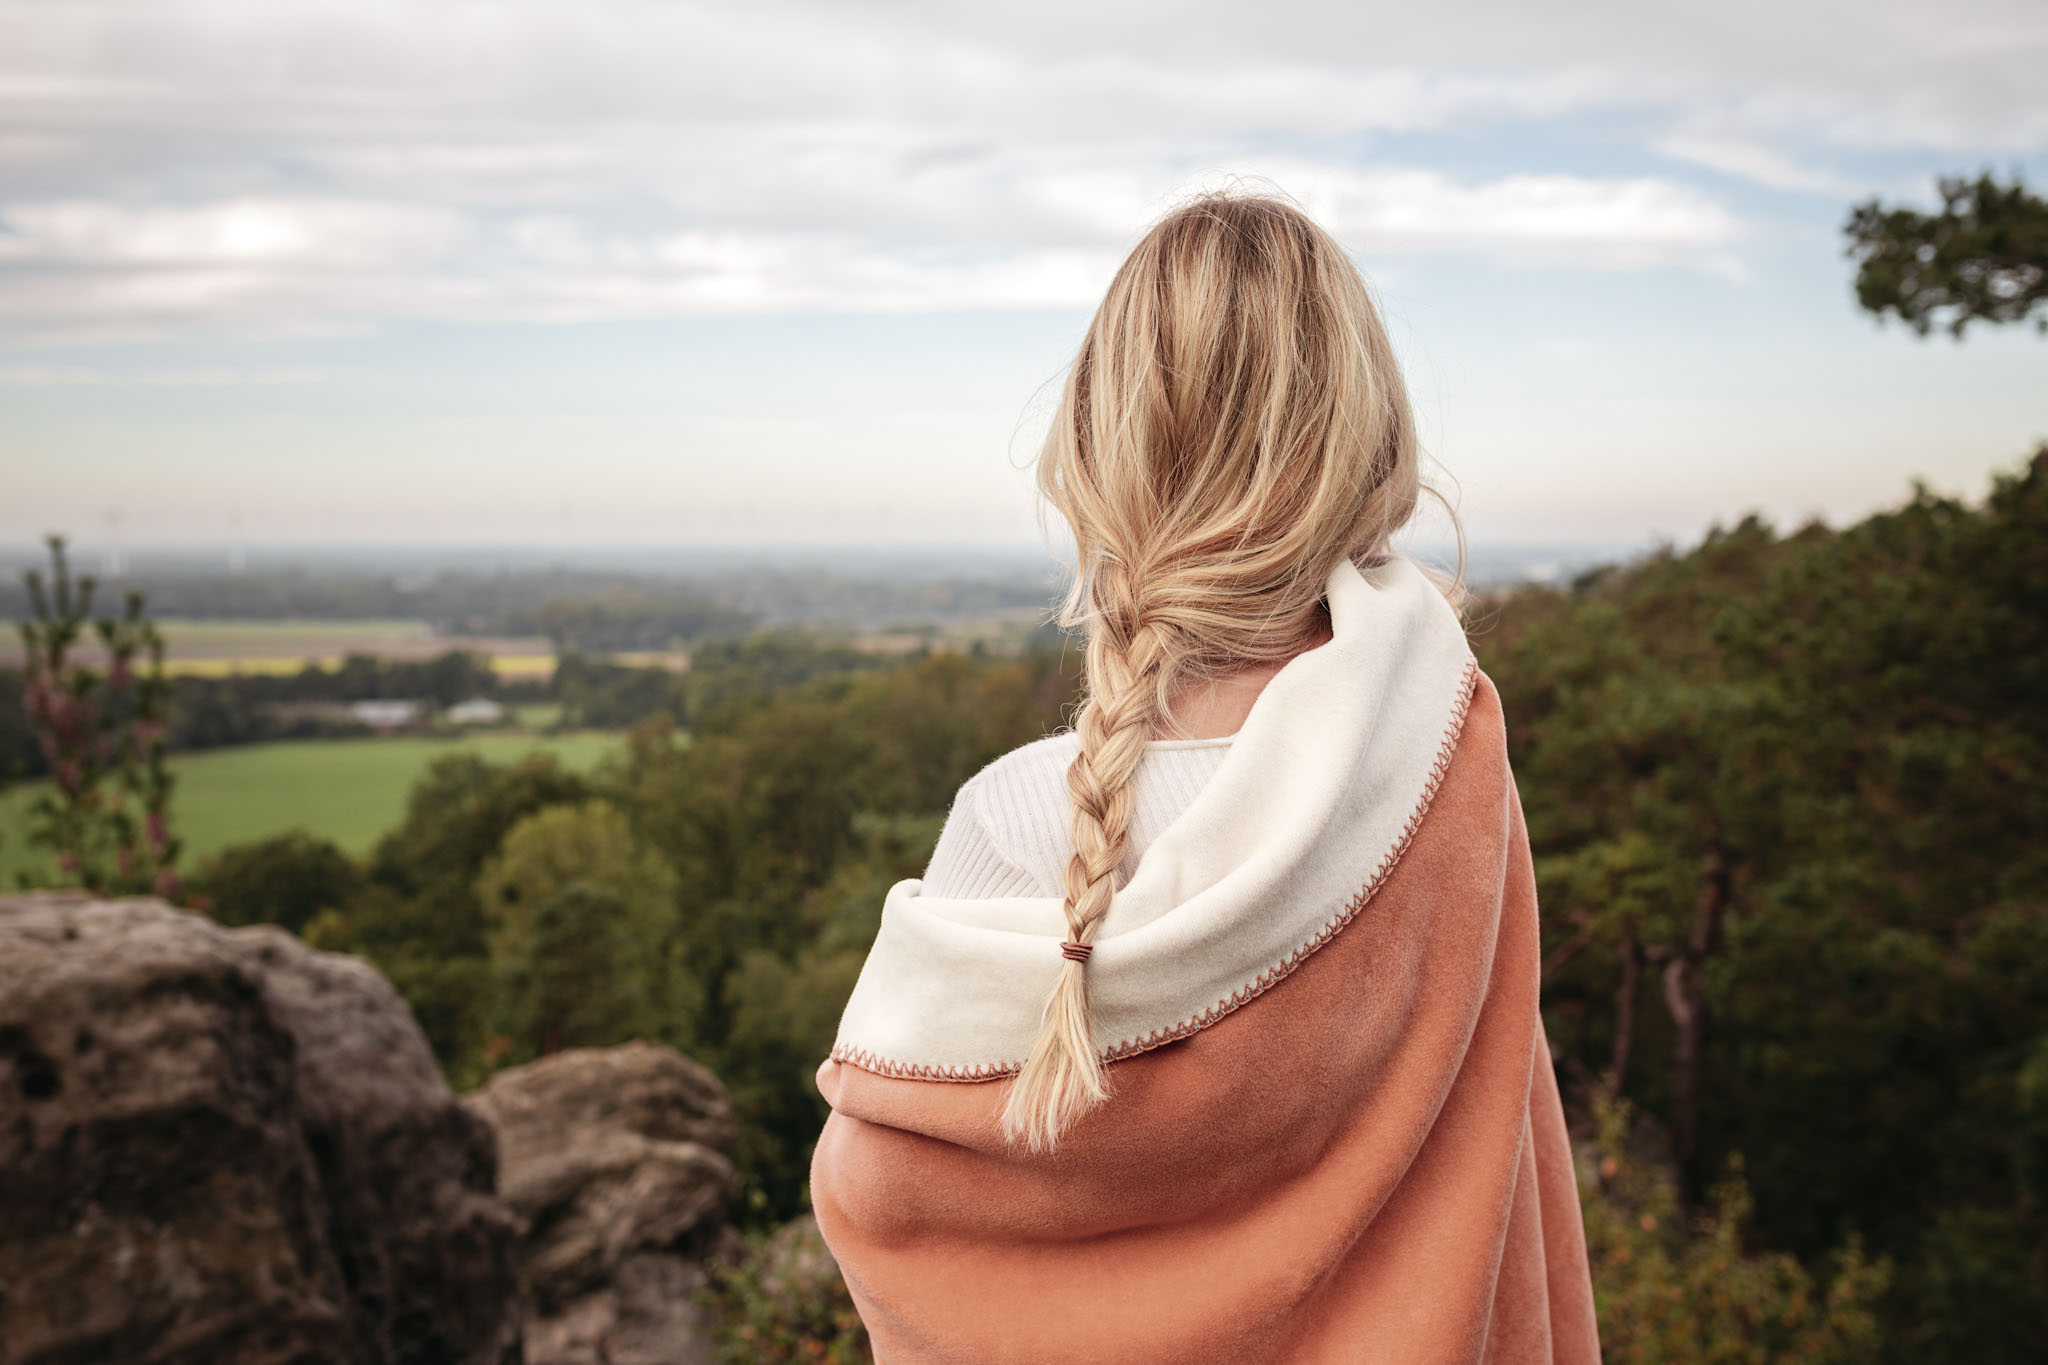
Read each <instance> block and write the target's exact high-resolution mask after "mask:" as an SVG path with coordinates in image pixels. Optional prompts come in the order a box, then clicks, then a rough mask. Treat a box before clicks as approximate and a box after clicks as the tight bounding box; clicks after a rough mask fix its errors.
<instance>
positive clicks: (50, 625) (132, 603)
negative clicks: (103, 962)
mask: <svg viewBox="0 0 2048 1365" xmlns="http://www.w3.org/2000/svg"><path fill="white" fill-rule="evenodd" d="M49 547H50V561H51V564H50V578H49V581H48V584H47V585H46V584H45V582H44V579H43V576H42V574H41V573H40V572H38V571H36V570H33V569H32V570H30V571H29V572H28V574H27V575H26V578H25V583H26V586H27V588H28V596H29V603H30V608H31V610H32V613H33V615H32V618H31V619H30V620H27V621H24V622H22V624H21V639H22V645H23V651H24V654H25V657H26V663H25V668H24V681H23V698H24V709H25V710H26V711H27V713H28V717H29V721H30V723H31V724H32V725H33V726H34V727H35V730H36V735H37V739H38V741H39V744H40V747H41V750H42V755H43V761H44V764H45V766H46V767H47V769H48V771H49V774H50V787H49V789H48V790H46V791H44V792H43V793H41V794H39V795H38V796H37V797H36V798H35V801H34V803H33V804H32V805H31V806H30V807H29V822H30V829H29V842H30V843H32V844H34V845H37V846H39V847H42V848H46V849H48V850H50V851H51V852H52V853H53V854H55V856H56V859H57V866H58V870H59V872H60V874H61V875H62V876H63V877H64V878H65V879H66V880H69V881H73V882H76V883H77V884H78V885H81V886H84V887H87V888H89V889H91V890H94V891H100V892H110V893H118V892H130V891H142V890H150V889H154V890H156V891H158V892H159V893H161V894H164V895H170V894H174V893H175V891H176V889H177V877H176V874H175V873H174V872H173V871H172V869H171V864H172V862H173V861H174V860H175V859H176V858H177V856H178V843H177V840H176V839H174V838H173V837H172V835H171V828H170V810H169V803H170V795H171V775H170V772H169V770H168V769H167V768H166V767H165V766H164V712H165V704H166V702H167V700H168V690H167V684H166V682H165V680H164V671H163V660H164V642H163V636H162V635H161V634H159V633H158V631H157V628H156V626H155V625H154V624H153V623H152V622H151V621H150V620H149V619H148V617H146V616H145V615H144V614H143V601H142V596H141V594H139V593H130V594H129V596H128V602H127V609H126V611H125V612H124V613H123V614H122V615H121V616H119V617H112V618H109V617H102V618H100V619H99V620H97V621H94V622H93V629H94V632H95V633H96V634H97V635H98V636H99V641H100V644H101V646H102V647H103V648H104V649H105V651H106V660H107V662H106V671H105V673H104V674H102V673H101V672H100V671H99V670H98V669H95V668H93V667H91V666H90V665H88V664H85V663H83V662H80V661H79V660H78V659H77V658H76V657H74V655H73V653H72V651H73V649H74V648H75V647H76V646H77V645H78V644H79V642H80V640H81V638H82V637H83V635H84V633H85V626H86V622H87V620H88V619H89V618H90V617H91V614H92V596H93V589H94V586H95V584H94V581H93V579H92V578H91V577H90V576H86V577H81V578H79V579H77V580H75V581H74V580H73V578H72V576H71V569H70V565H69V563H68V561H67V560H66V557H65V554H64V541H63V539H62V538H61V537H58V536H52V537H50V539H49ZM138 656H140V661H141V666H140V668H139V669H138Z"/></svg>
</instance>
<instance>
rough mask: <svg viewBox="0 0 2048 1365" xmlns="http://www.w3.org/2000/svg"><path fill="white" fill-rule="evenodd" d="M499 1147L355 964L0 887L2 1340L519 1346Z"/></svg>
mask: <svg viewBox="0 0 2048 1365" xmlns="http://www.w3.org/2000/svg"><path fill="white" fill-rule="evenodd" d="M495 1173H496V1154H495V1150H494V1142H493V1137H492V1133H491V1130H490V1128H489V1126H488V1125H487V1124H485V1123H483V1122H480V1121H479V1120H478V1119H477V1118H476V1117H475V1116H474V1115H472V1114H471V1113H469V1112H468V1111H467V1110H465V1109H464V1108H463V1107H462V1106H461V1105H460V1104H458V1103H457V1102H456V1101H455V1099H454V1097H452V1096H451V1095H450V1094H449V1093H448V1091H447V1088H446V1086H445V1085H444V1084H443V1083H442V1080H441V1076H440V1072H439V1069H438V1068H437V1067H436V1066H435V1064H434V1059H433V1056H432V1054H431V1052H430V1051H429V1050H428V1048H427V1044H426V1040H425V1038H424V1037H423V1036H422V1035H421V1034H420V1031H419V1028H418V1026H417V1025H416V1024H415V1023H414V1021H413V1018H412V1015H411V1013H410V1011H409V1010H408V1009H407V1008H406V1006H405V1003H404V1001H403V1000H401V999H400V998H399V996H398V994H397V993H396V992H395V991H394V990H393V989H392V988H391V986H390V985H389V983H387V982H386V981H385V980H384V979H383V978H382V977H380V976H379V975H378V974H377V973H376V972H375V971H373V970H372V969H371V968H369V967H368V966H367V965H365V964H363V963H361V962H358V961H356V960H354V959H351V958H344V957H337V956H334V955H330V954H324V953H316V952H314V951H312V950H311V949H309V948H307V947H305V945H303V944H302V943H300V942H299V941H298V940H297V939H295V938H293V937H292V936H290V935H289V934H286V933H284V932H283V931H281V930H277V929H271V928H253V929H244V930H232V931H231V930H226V929H222V928H220V927H218V926H216V925H214V924H212V923H211V922H209V921H207V920H205V919H203V918H201V917H198V916H195V915H191V914H187V913H185V912H183V911H180V910H177V909H174V908H172V907H170V906H168V905H165V904H163V903H162V902H160V901H155V900H146V899H142V900H127V901H103V900H94V899H90V898H88V897H85V896H82V895H77V894H42V895H33V896H22V897H0V1365H69V1363H71V1362H79V1363H80V1365H83V1362H88V1361H90V1362H94V1363H95V1365H98V1363H100V1362H120V1361H136V1362H152V1363H155V1362H163V1363H164V1365H185V1363H186V1362H191V1365H198V1363H199V1362H226V1363H228V1365H239V1363H240V1362H250V1365H256V1363H257V1362H273V1361H276V1362H286V1361H289V1362H316V1361H319V1362H325V1361H337V1362H351V1363H353V1362H362V1363H363V1365H372V1363H373V1362H374V1363H375V1365H385V1363H386V1362H420V1365H425V1362H459V1363H460V1365H470V1363H471V1362H474V1363H475V1365H507V1363H508V1362H516V1361H518V1360H519V1359H520V1339H519V1304H518V1302H517V1297H516V1277H515V1271H514V1262H513V1253H514V1246H515V1227H514V1222H513V1219H512V1216H511V1214H510V1212H509V1210H508V1209H507V1208H506V1207H505V1205H504V1204H503V1203H502V1202H501V1201H499V1200H498V1198H497V1197H496V1196H495V1194H494V1193H493V1184H494V1178H495Z"/></svg>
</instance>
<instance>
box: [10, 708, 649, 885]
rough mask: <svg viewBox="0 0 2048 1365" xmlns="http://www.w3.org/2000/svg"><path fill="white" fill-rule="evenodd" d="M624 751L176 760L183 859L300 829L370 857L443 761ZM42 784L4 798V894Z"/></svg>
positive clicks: (461, 743) (195, 860)
mask: <svg viewBox="0 0 2048 1365" xmlns="http://www.w3.org/2000/svg"><path fill="white" fill-rule="evenodd" d="M617 745H618V736H616V735H610V734H601V733H595V732H592V733H582V734H567V735H548V736H540V735H522V734H498V735H478V736H474V737H471V736H465V737H462V738H459V739H428V738H399V739H337V740H294V741H289V742H286V743H279V744H255V745H250V746H248V747H246V748H238V749H216V750H211V751H208V752H204V753H193V754H180V755H178V756H176V757H175V758H173V759H172V760H171V769H172V771H173V772H174V773H176V774H177V779H178V785H177V790H176V794H175V795H174V796H173V798H172V815H173V819H174V822H175V825H176V832H177V833H178V835H179V837H181V838H182V839H183V840H184V842H185V851H184V854H183V856H182V857H181V858H180V859H179V866H180V868H181V869H182V870H184V871H187V872H189V871H191V870H192V869H193V868H195V867H197V866H198V865H199V864H200V863H202V862H204V861H205V860H206V858H207V856H208V855H209V854H211V853H213V852H215V851H217V850H219V849H221V848H224V847H226V846H227V845H229V844H238V843H246V842H248V841H249V840H252V839H262V838H266V837H268V836H270V835H273V834H282V833H284V832H286V831H287V830H293V829H302V830H305V831H306V832H308V833H310V834H316V835H319V836H320V837H321V838H324V839H332V840H333V841H334V842H335V843H337V844H339V845H341V846H342V847H343V848H345V849H347V850H348V851H349V852H351V853H363V852H366V851H367V850H368V849H369V848H370V846H371V845H372V844H374V843H375V842H376V841H377V837H378V836H379V835H381V834H383V833H384V832H385V831H386V830H388V829H391V828H392V827H393V826H395V825H397V824H398V822H399V820H400V819H401V818H402V817H403V816H404V814H405V797H406V793H407V791H408V790H410V789H411V787H412V783H413V780H414V779H415V778H417V777H418V776H419V775H420V774H421V773H422V772H424V771H426V767H427V765H428V764H429V763H431V762H432V761H433V760H434V759H435V758H437V757H439V756H440V755H442V754H450V753H473V754H476V755H477V756H478V757H480V758H484V759H488V760H490V761H492V762H495V763H507V762H512V761H515V760H517V759H519V758H521V757H523V756H525V755H526V754H529V753H548V754H553V755H554V756H555V758H556V759H557V760H558V761H560V762H561V763H562V764H563V765H564V766H566V767H570V768H576V769H587V768H590V767H592V766H594V765H595V764H596V763H597V762H598V761H599V760H600V759H602V758H603V757H604V756H605V755H606V754H607V753H610V752H612V751H613V750H614V749H615V748H616V747H617ZM37 785H39V784H30V785H27V786H22V787H16V788H14V789H12V790H10V791H7V792H0V887H4V888H6V889H9V890H11V889H12V888H13V886H14V884H15V874H16V872H17V871H20V870H23V869H26V868H29V867H31V866H36V865H39V864H40V863H41V861H42V855H41V852H40V850H31V849H29V848H28V847H27V831H26V829H25V827H24V817H25V813H26V811H27V808H28V803H29V802H30V801H31V800H32V799H33V798H34V794H35V791H36V790H37Z"/></svg>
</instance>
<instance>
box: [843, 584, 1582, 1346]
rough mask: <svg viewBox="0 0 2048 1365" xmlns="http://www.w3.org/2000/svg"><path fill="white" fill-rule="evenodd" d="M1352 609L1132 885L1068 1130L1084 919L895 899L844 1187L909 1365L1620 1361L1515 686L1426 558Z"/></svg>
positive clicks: (884, 1328) (850, 1106)
mask: <svg viewBox="0 0 2048 1365" xmlns="http://www.w3.org/2000/svg"><path fill="white" fill-rule="evenodd" d="M1330 603H1331V614H1332V621H1333V630H1334V635H1335V638H1334V639H1333V640H1332V641H1331V643H1330V644H1329V645H1326V646H1323V647H1322V648H1321V649H1318V650H1313V651H1310V652H1309V653H1308V654H1305V655H1303V656H1301V657H1300V658H1298V659H1296V660H1294V661H1293V662H1291V663H1289V664H1288V666H1287V667H1286V668H1285V669H1282V670H1281V672H1280V674H1279V675H1278V676H1277V677H1276V678H1275V679H1274V680H1273V682H1272V683H1271V684H1269V686H1268V687H1267V689H1266V691H1265V693H1264V694H1262V695H1261V697H1260V699H1259V702H1258V703H1257V704H1256V705H1255V706H1254V707H1253V710H1252V715H1251V716H1250V717H1249V718H1248V719H1247V721H1246V725H1245V727H1244V729H1243V730H1242V731H1241V732H1240V736H1239V739H1238V741H1237V743H1236V744H1234V745H1233V748H1232V752H1231V754H1230V756H1229V758H1228V759H1227V760H1226V762H1225V764H1224V766H1223V768H1222V769H1221V770H1219V772H1218V774H1217V776H1216V778H1215V779H1213V780H1212V782H1211V785H1210V786H1209V787H1208V788H1206V789H1205V790H1204V792H1203V793H1202V795H1201V797H1199V798H1198V799H1197V802H1196V803H1195V805H1194V806H1192V807H1190V809H1189V810H1188V811H1187V812H1186V813H1185V814H1184V815H1183V816H1182V818H1181V819H1180V820H1179V821H1177V822H1176V824H1175V826H1174V827H1173V828H1171V829H1169V830H1168V831H1166V832H1165V833H1164V834H1162V835H1161V836H1160V838H1159V839H1158V840H1157V841H1155V843H1154V844H1153V846H1152V847H1151V848H1150V849H1148V851H1147V852H1146V854H1145V857H1144V859H1143V860H1141V863H1140V866H1139V868H1138V871H1137V873H1136V875H1135V876H1134V877H1133V880H1132V882H1131V883H1130V886H1129V887H1127V888H1125V889H1124V890H1122V891H1119V893H1118V900H1117V904H1116V907H1115V908H1114V909H1113V910H1112V912H1111V916H1110V919H1109V920H1107V921H1106V922H1105V924H1104V932H1103V934H1102V936H1101V937H1100V938H1099V939H1098V948H1097V952H1096V954H1095V957H1094V958H1093V959H1091V963H1090V972H1091V978H1090V982H1091V990H1097V989H1099V990H1100V997H1099V998H1100V1000H1101V1001H1102V1007H1101V1008H1100V1009H1098V1030H1097V1037H1098V1042H1099V1044H1100V1046H1101V1049H1102V1052H1103V1055H1104V1056H1105V1057H1106V1058H1109V1059H1111V1061H1112V1065H1111V1066H1110V1067H1109V1071H1108V1075H1109V1080H1110V1086H1111V1097H1110V1099H1109V1101H1108V1102H1107V1103H1106V1104H1104V1105H1103V1106H1102V1107H1101V1108H1099V1109H1097V1110H1096V1111H1094V1112H1093V1113H1091V1114H1089V1115H1087V1116H1086V1117H1085V1118H1083V1119H1082V1120H1081V1121H1080V1123H1079V1124H1078V1125H1077V1126H1076V1127H1075V1128H1074V1129H1073V1130H1072V1131H1070V1132H1069V1134H1068V1135H1067V1136H1066V1138H1065V1140H1064V1141H1063V1143H1062V1144H1061V1146H1060V1148H1059V1149H1058V1150H1057V1151H1056V1152H1054V1153H1052V1154H1051V1155H1049V1156H1032V1155H1029V1154H1027V1153H1025V1152H1024V1151H1022V1150H1021V1149H1017V1148H1013V1147H1011V1146H1009V1145H1008V1144H1007V1143H1006V1142H1005V1140H1004V1138H1003V1137H1002V1134H1001V1132H1000V1130H999V1127H998V1115H999V1113H1000V1111H1001V1108H1002V1103H1003V1099H1004V1091H1005V1089H1006V1087H1007V1084H1008V1080H1007V1077H1008V1076H1010V1075H1011V1074H1013V1073H1014V1071H1015V1069H1016V1066H1017V1064H1018V1062H1020V1061H1021V1059H1022V1056H1023V1055H1024V1052H1025V1051H1026V1050H1028V1047H1029V1042H1030V1039H1031V1037H1032V1036H1033V1034H1034V1033H1035V1031H1036V1027H1037V1022H1038V1011H1039V1008H1040V1007H1041V1006H1042V1003H1043V1000H1044V997H1045V990H1046V987H1047V986H1048V984H1049V983H1050V980H1051V978H1052V975H1053V973H1054V972H1055V971H1056V970H1057V963H1058V961H1059V959H1058V952H1057V946H1056V945H1057V939H1058V937H1059V936H1060V933H1061V929H1062V927H1063V926H1061V925H1060V923H1059V917H1058V903H1057V902H1036V901H1014V902H982V903H979V904H975V903H966V902H962V903H955V904H944V903H934V904H920V900H921V898H920V897H919V896H918V895H917V884H916V883H915V882H910V883H905V884H903V885H901V886H899V887H897V888H895V889H894V890H893V891H892V892H891V895H890V905H889V908H888V909H887V910H886V911H885V915H884V923H883V928H882V931H881V934H880V935H879V936H878V939H877V943H876V946H875V949H874V951H873V952H872V953H871V956H870V959H869V963H868V967H867V970H866V971H864V973H863V976H862V979H861V983H860V986H859V987H858V988H857V990H856V992H855V996H854V1000H853V1001H852V1002H851V1003H850V1004H849V1006H848V1010H847V1014H846V1018H845V1021H844V1022H843V1024H842V1028H841V1034H840V1040H839V1043H838V1045H837V1046H836V1047H835V1049H834V1053H833V1057H832V1059H831V1060H828V1061H827V1062H825V1064H824V1065H823V1067H822V1068H821V1069H820V1071H819V1075H818V1084H819V1088H820V1090H821V1092H822V1093H823V1094H824V1096H825V1098H826V1100H827V1101H828V1102H829V1103H830V1104H831V1106H832V1111H833V1112H832V1115H831V1117H830V1119H829V1120H828V1122H827V1124H826V1127H825V1130H824V1132H823V1134H822V1135H821V1137H820V1139H819V1142H818V1147H817V1152H816V1155H815V1157H814V1161H813V1167H812V1185H811V1192H812V1201H813V1204H814V1206H815V1208H816V1211H817V1216H818V1223H819V1227H820V1229H821V1230H822V1231H823V1233H824V1235H825V1237H826V1240H827V1241H828V1243H829V1244H830V1246H831V1247H832V1250H833V1252H834V1254H835V1255H836V1256H837V1257H838V1258H839V1262H840V1266H841V1268H842V1270H843V1271H844V1273H845V1275H846V1280H847V1284H848V1286H849V1288H850V1289H851V1290H852V1292H853V1295H854V1298H855V1301H856V1303H857V1304H858V1305H859V1307H860V1310H861V1313H862V1317H863V1319H864V1320H865V1321H866V1323H867V1324H868V1327H869V1330H870V1333H871V1336H872V1338H873V1341H874V1344H875V1348H876V1354H877V1358H878V1359H879V1360H881V1361H885V1362H890V1363H891V1365H897V1363H898V1362H927V1361H933V1362H936V1361H963V1362H964V1361H974V1362H1000V1361H1017V1362H1027V1361H1029V1362H1038V1361H1044V1362H1086V1361H1103V1362H1111V1361H1114V1362H1147V1361H1159V1362H1168V1361H1172V1362H1189V1361H1394V1362H1404V1363H1406V1362H1434V1361H1444V1362H1468V1361H1482V1360H1486V1361H1513V1362H1543V1361H1554V1362H1564V1363H1567V1365H1578V1363H1579V1362H1588V1361H1597V1360H1598V1358H1599V1346H1598V1342H1597V1340H1596V1337H1595V1332H1594V1326H1593V1305H1592V1294H1591V1287H1590V1281H1589V1276H1588V1271H1587V1265H1586V1252H1585V1243H1584V1236H1583V1231H1582V1227H1581V1223H1580V1216H1579V1209H1578V1199H1577V1192H1576V1181H1575V1175H1574V1171H1573V1167H1572V1157H1571V1152H1570V1148H1569V1145H1568V1142H1567V1139H1566V1135H1565V1130H1564V1121H1563V1114H1562V1111H1561V1108H1560V1106H1559V1101H1558V1094H1557V1088H1556V1082H1555V1079H1554V1076H1553V1073H1552V1069H1551V1063H1550V1056H1549V1052H1548V1049H1547V1046H1546V1044H1545V1041H1544V1037H1543V1029H1542V1023H1541V1019H1540V1016H1539V1015H1538V1012H1537V984H1538V972H1539V967H1538V952H1539V950H1538V940H1537V920H1536V895H1535V883H1534V878H1533V875H1532V873H1531V869H1530V860H1529V852H1528V844H1527V837H1526V834H1525V832H1524V830H1523V826H1522V817H1521V806H1520V802H1519V800H1518V798H1517V797H1516V794H1515V789H1514V782H1513V778H1512V776H1511V775H1510V773H1509V770H1508V764H1507V746H1506V736H1505V733H1504V730H1503V727H1502V720H1501V714H1500V707H1499V701H1498V698H1497V697H1496V695H1495V694H1494V691H1493V688H1492V685H1491V684H1490V683H1489V682H1488V681H1487V680H1486V679H1485V678H1484V676H1483V675H1480V674H1479V673H1478V672H1477V670H1476V668H1474V667H1473V665H1472V663H1471V658H1470V654H1469V651H1468V650H1466V648H1465V645H1464V637H1463V634H1462V632H1461V631H1460V630H1459V629H1458V626H1457V622H1456V620H1455V618H1454V617H1453V616H1452V615H1451V613H1450V611H1449V608H1448V607H1447V606H1445V605H1444V604H1443V602H1442V600H1441V597H1440V596H1438V595H1437V594H1436V593H1435V592H1434V590H1433V589H1432V588H1430V587H1429V585H1428V584H1427V583H1426V582H1425V581H1424V580H1423V579H1422V577H1421V575H1420V574H1419V573H1418V572H1417V571H1416V570H1415V569H1414V567H1413V566H1412V565H1407V564H1405V563H1404V562H1402V561H1398V560H1397V561H1392V562H1391V563H1389V564H1388V565H1384V566H1380V567H1378V568H1376V569H1372V570H1366V571H1363V572H1361V571H1358V570H1354V569H1352V568H1350V566H1348V565H1347V566H1342V567H1340V569H1339V571H1338V572H1337V573H1336V574H1333V575H1332V579H1331V584H1330ZM1127 892H1128V893H1131V894H1130V895H1129V897H1128V900H1127V894H1126V893H1127ZM1048 908H1049V910H1050V914H1051V919H1050V920H1048V919H1047V918H1046V912H1047V910H1048ZM1098 969H1100V972H1099V974H1098Z"/></svg>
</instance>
